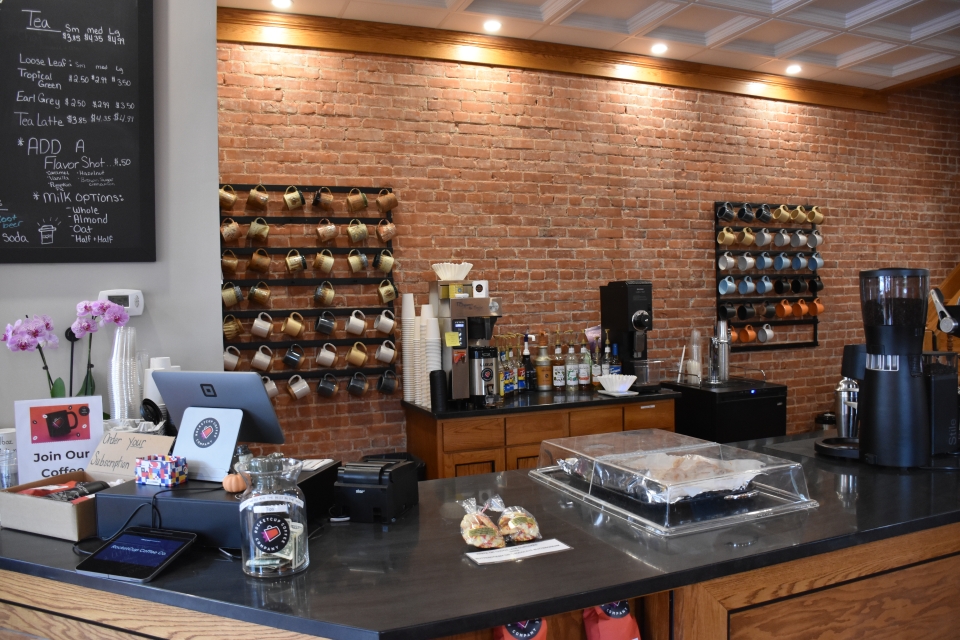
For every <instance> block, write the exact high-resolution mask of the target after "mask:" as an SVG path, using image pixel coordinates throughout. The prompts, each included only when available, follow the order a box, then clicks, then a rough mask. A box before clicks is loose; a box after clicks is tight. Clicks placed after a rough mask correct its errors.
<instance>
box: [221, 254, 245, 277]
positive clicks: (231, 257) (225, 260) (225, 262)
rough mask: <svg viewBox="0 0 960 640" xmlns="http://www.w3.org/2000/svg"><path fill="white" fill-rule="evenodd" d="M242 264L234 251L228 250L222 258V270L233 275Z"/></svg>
mask: <svg viewBox="0 0 960 640" xmlns="http://www.w3.org/2000/svg"><path fill="white" fill-rule="evenodd" d="M239 264H240V261H239V260H237V256H236V254H235V253H234V252H233V251H230V249H227V250H226V251H224V252H223V255H221V256H220V268H221V269H223V270H224V271H226V272H228V273H233V272H234V271H236V270H237V265H239Z"/></svg>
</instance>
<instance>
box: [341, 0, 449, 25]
mask: <svg viewBox="0 0 960 640" xmlns="http://www.w3.org/2000/svg"><path fill="white" fill-rule="evenodd" d="M446 15H447V14H446V11H444V10H441V9H431V8H428V7H417V9H416V10H415V11H411V8H410V6H401V5H397V4H381V3H379V2H363V1H362V0H350V4H348V5H347V8H346V9H345V10H344V12H343V15H342V16H341V17H342V18H346V19H347V20H368V21H370V22H388V23H390V24H405V25H409V26H414V27H439V26H440V22H441V21H442V20H443V18H444V16H446Z"/></svg>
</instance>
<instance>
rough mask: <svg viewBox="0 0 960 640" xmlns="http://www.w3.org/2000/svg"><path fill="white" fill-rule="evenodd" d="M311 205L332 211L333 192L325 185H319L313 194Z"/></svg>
mask: <svg viewBox="0 0 960 640" xmlns="http://www.w3.org/2000/svg"><path fill="white" fill-rule="evenodd" d="M313 206H315V207H317V208H318V209H323V210H324V211H333V192H332V191H330V189H328V188H327V187H320V190H319V191H317V192H316V193H315V194H313Z"/></svg>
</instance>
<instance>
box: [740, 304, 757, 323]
mask: <svg viewBox="0 0 960 640" xmlns="http://www.w3.org/2000/svg"><path fill="white" fill-rule="evenodd" d="M756 315H757V308H756V307H755V306H753V305H752V304H742V305H740V306H739V307H737V320H749V319H750V318H754V317H756Z"/></svg>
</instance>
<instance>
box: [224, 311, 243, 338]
mask: <svg viewBox="0 0 960 640" xmlns="http://www.w3.org/2000/svg"><path fill="white" fill-rule="evenodd" d="M241 333H243V325H242V324H240V321H239V320H237V319H236V318H235V317H233V316H226V317H225V318H224V319H223V337H224V338H226V339H227V340H235V339H237V338H238V337H239V336H240V334H241Z"/></svg>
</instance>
